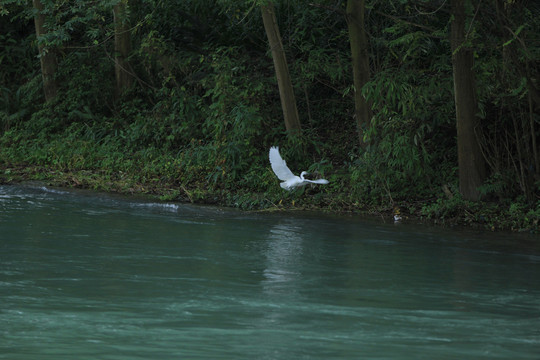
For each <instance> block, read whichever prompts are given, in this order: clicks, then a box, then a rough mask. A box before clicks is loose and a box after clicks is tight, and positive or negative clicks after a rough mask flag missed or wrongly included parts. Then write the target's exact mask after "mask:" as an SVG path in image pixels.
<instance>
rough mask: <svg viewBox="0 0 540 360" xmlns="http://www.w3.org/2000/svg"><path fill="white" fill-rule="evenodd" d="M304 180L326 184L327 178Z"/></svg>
mask: <svg viewBox="0 0 540 360" xmlns="http://www.w3.org/2000/svg"><path fill="white" fill-rule="evenodd" d="M304 181H307V182H310V183H312V184H328V182H329V181H328V180H326V179H317V180H308V179H304Z"/></svg>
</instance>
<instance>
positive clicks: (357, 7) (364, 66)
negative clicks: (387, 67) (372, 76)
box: [346, 0, 371, 147]
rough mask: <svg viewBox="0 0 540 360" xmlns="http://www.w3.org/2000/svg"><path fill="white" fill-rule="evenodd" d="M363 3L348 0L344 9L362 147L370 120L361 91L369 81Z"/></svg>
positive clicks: (362, 0)
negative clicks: (365, 130)
mask: <svg viewBox="0 0 540 360" xmlns="http://www.w3.org/2000/svg"><path fill="white" fill-rule="evenodd" d="M365 5H366V4H365V0H348V1H347V10H346V14H347V25H348V27H349V42H350V45H351V55H352V68H353V77H354V88H355V91H354V108H355V117H356V127H357V131H358V138H359V140H360V145H361V146H362V147H365V146H366V142H365V141H364V129H365V128H366V127H367V126H369V124H370V122H371V109H370V105H369V103H368V102H367V101H366V99H365V98H364V96H363V95H362V92H361V89H362V87H363V86H364V85H365V84H366V83H367V82H368V81H369V52H368V47H369V43H368V37H367V34H366V29H365V21H364V16H365Z"/></svg>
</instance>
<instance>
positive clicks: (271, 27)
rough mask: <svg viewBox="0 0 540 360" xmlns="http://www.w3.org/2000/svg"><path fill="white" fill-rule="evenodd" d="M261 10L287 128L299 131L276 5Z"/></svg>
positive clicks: (263, 7)
mask: <svg viewBox="0 0 540 360" xmlns="http://www.w3.org/2000/svg"><path fill="white" fill-rule="evenodd" d="M261 12H262V18H263V23H264V29H265V31H266V35H267V37H268V42H269V43H270V49H271V50H272V58H273V60H274V68H275V70H276V77H277V82H278V87H279V97H280V99H281V108H282V109H283V117H284V118H285V128H286V129H287V131H288V132H297V133H299V132H300V131H301V126H300V120H299V118H298V109H297V108H296V99H295V97H294V91H293V86H292V83H291V77H290V75H289V68H288V67H287V60H286V58H285V52H284V51H283V44H282V42H281V35H280V34H279V28H278V25H277V20H276V14H275V12H274V5H273V4H272V3H271V2H269V3H268V4H267V5H261Z"/></svg>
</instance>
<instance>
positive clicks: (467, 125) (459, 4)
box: [450, 0, 486, 200]
mask: <svg viewBox="0 0 540 360" xmlns="http://www.w3.org/2000/svg"><path fill="white" fill-rule="evenodd" d="M465 1H466V0H452V23H451V33H450V37H451V38H450V43H451V47H452V67H453V72H454V97H455V104H456V120H457V147H458V167H459V190H460V192H461V194H462V196H463V198H464V199H467V200H479V198H480V193H479V191H478V187H479V186H480V185H482V183H483V182H484V180H485V178H486V161H485V159H484V157H483V155H482V152H481V149H480V145H479V143H478V140H477V137H476V134H475V131H476V130H477V128H478V125H479V119H478V117H477V116H476V113H477V111H478V106H477V100H476V86H475V81H474V72H473V61H474V57H473V55H474V54H473V51H472V49H471V48H470V46H469V45H468V44H467V43H466V41H467V39H466V37H465V23H466V19H467V18H466V14H465Z"/></svg>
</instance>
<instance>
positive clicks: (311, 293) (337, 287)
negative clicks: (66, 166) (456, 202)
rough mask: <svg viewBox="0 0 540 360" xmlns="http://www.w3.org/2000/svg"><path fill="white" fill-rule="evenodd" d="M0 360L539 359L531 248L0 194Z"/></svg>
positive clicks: (310, 220)
mask: <svg viewBox="0 0 540 360" xmlns="http://www.w3.org/2000/svg"><path fill="white" fill-rule="evenodd" d="M0 359H10V360H11V359H51V360H52V359H55V360H57V359H111V360H112V359H115V360H116V359H118V360H120V359H540V239H539V237H538V235H524V234H511V233H504V234H503V233H489V232H481V231H472V230H458V229H443V228H433V227H428V226H423V225H416V224H408V223H407V222H404V223H400V224H393V223H388V222H387V223H383V222H382V221H372V220H365V219H361V218H357V217H354V216H337V215H336V216H334V215H330V214H313V213H264V212H263V213H252V212H240V211H235V210H231V209H221V208H215V207H203V206H193V205H185V204H176V203H157V202H148V201H145V200H141V199H137V198H128V197H119V196H111V195H103V194H96V193H92V192H81V191H65V190H58V189H51V188H46V187H40V186H34V187H32V186H0Z"/></svg>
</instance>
